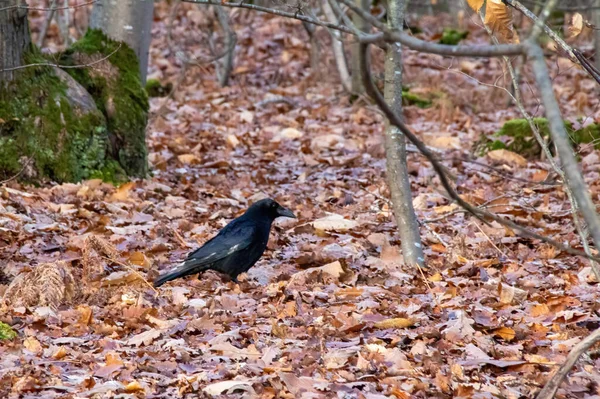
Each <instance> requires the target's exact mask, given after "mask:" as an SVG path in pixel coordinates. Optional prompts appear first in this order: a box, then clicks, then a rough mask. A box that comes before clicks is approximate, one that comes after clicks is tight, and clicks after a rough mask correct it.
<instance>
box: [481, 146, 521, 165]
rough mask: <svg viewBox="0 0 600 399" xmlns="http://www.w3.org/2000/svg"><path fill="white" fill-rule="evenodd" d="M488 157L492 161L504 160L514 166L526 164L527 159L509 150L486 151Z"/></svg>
mask: <svg viewBox="0 0 600 399" xmlns="http://www.w3.org/2000/svg"><path fill="white" fill-rule="evenodd" d="M487 156H488V158H490V159H491V160H492V161H498V162H505V163H508V164H513V165H516V166H527V159H525V158H524V157H523V156H522V155H519V154H517V153H516V152H512V151H509V150H504V149H500V150H493V151H490V152H488V153H487Z"/></svg>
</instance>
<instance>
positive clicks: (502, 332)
mask: <svg viewBox="0 0 600 399" xmlns="http://www.w3.org/2000/svg"><path fill="white" fill-rule="evenodd" d="M494 335H496V336H498V337H500V338H502V339H503V340H505V341H512V340H513V339H514V338H515V335H516V333H515V330H513V329H512V328H510V327H500V328H498V329H496V330H494Z"/></svg>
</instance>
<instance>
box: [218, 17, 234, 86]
mask: <svg viewBox="0 0 600 399" xmlns="http://www.w3.org/2000/svg"><path fill="white" fill-rule="evenodd" d="M214 9H215V13H216V14H217V19H218V20H219V24H220V25H221V28H222V29H223V35H225V41H224V42H223V46H224V47H225V48H226V49H228V50H227V55H226V56H225V57H223V60H222V61H221V60H218V61H217V63H220V64H221V68H217V71H218V78H219V84H220V85H221V87H225V86H227V84H228V83H229V78H230V77H231V72H232V71H233V58H234V56H235V42H236V41H237V37H236V35H235V32H234V31H233V29H232V28H231V24H230V23H229V13H228V12H227V11H225V8H224V7H219V6H216V7H214Z"/></svg>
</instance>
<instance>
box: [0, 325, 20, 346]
mask: <svg viewBox="0 0 600 399" xmlns="http://www.w3.org/2000/svg"><path fill="white" fill-rule="evenodd" d="M16 337H17V332H16V331H15V330H13V329H12V327H11V326H9V325H8V324H6V323H3V322H1V321H0V341H2V340H5V339H14V338H16Z"/></svg>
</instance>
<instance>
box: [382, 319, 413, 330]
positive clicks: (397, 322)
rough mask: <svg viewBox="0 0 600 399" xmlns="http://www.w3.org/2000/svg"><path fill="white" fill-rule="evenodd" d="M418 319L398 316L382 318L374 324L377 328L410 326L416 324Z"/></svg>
mask: <svg viewBox="0 0 600 399" xmlns="http://www.w3.org/2000/svg"><path fill="white" fill-rule="evenodd" d="M415 322H416V320H414V319H405V318H403V317H397V318H394V319H387V320H381V321H378V322H377V323H375V324H373V327H375V328H381V329H386V328H408V327H412V326H414V325H415Z"/></svg>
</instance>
